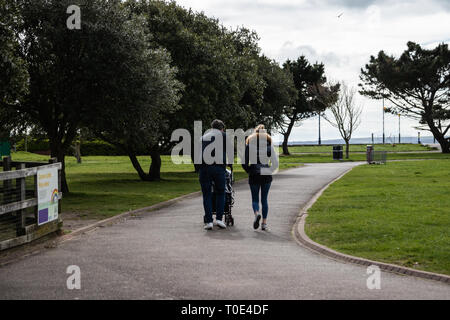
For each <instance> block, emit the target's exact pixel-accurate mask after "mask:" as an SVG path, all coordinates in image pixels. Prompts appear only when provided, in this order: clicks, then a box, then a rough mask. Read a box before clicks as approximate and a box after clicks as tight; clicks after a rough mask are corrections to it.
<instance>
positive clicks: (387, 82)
mask: <svg viewBox="0 0 450 320" xmlns="http://www.w3.org/2000/svg"><path fill="white" fill-rule="evenodd" d="M361 81H362V83H361V84H360V86H361V91H360V92H361V94H363V95H366V96H368V97H370V98H373V99H382V98H385V99H387V100H388V101H390V102H391V104H392V106H391V107H390V108H389V109H388V110H389V111H390V112H392V113H395V114H402V115H404V116H407V117H410V118H413V119H416V120H418V121H419V122H420V123H421V124H423V125H426V126H427V129H428V130H429V131H431V132H432V133H433V136H434V137H435V138H436V140H437V141H438V142H439V143H440V145H441V147H442V151H443V152H445V153H449V152H450V142H449V139H448V138H446V135H447V134H448V133H449V130H450V52H449V50H448V45H447V44H440V45H438V46H437V47H436V48H434V49H425V48H422V47H421V46H420V45H419V44H416V43H413V42H408V44H407V49H406V50H405V51H404V52H403V54H402V55H401V56H400V57H399V58H396V57H394V56H392V55H387V54H386V53H385V52H384V51H380V52H379V53H378V56H377V57H374V56H372V57H371V58H370V62H369V64H367V65H366V66H365V68H364V69H362V70H361Z"/></svg>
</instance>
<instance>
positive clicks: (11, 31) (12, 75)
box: [0, 1, 28, 140]
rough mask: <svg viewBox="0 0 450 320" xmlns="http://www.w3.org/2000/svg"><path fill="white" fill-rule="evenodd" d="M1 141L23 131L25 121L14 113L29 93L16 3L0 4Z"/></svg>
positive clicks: (18, 114) (6, 2) (22, 116)
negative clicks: (18, 30)
mask: <svg viewBox="0 0 450 320" xmlns="http://www.w3.org/2000/svg"><path fill="white" fill-rule="evenodd" d="M0 17H1V20H0V139H1V140H3V139H8V138H9V137H10V134H11V132H12V131H13V130H14V129H16V130H19V131H20V130H21V128H20V127H21V126H23V125H24V123H25V122H26V119H25V117H24V115H21V114H20V113H19V112H17V111H16V110H15V108H14V107H15V106H16V105H17V103H18V101H19V100H20V99H22V97H23V96H24V95H25V93H26V92H27V80H28V74H27V71H26V68H25V63H24V60H23V59H21V57H20V55H19V35H18V33H17V26H18V24H19V23H20V12H19V9H18V6H17V3H16V2H14V1H2V2H0Z"/></svg>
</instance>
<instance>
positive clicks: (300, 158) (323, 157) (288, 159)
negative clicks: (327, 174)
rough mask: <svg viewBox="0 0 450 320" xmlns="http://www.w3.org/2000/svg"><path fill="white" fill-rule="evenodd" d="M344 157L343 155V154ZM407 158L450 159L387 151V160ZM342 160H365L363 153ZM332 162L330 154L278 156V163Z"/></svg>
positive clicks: (431, 154) (449, 156)
mask: <svg viewBox="0 0 450 320" xmlns="http://www.w3.org/2000/svg"><path fill="white" fill-rule="evenodd" d="M344 157H345V155H344ZM408 159H411V160H412V159H450V154H443V153H435V152H429V153H389V154H387V160H408ZM343 161H366V155H365V154H350V159H349V160H345V159H344V160H343ZM327 162H334V160H333V156H332V154H331V153H330V154H325V153H322V154H320V153H319V154H293V155H290V156H280V163H284V164H286V163H327Z"/></svg>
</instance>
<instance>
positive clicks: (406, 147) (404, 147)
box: [289, 144, 432, 154]
mask: <svg viewBox="0 0 450 320" xmlns="http://www.w3.org/2000/svg"><path fill="white" fill-rule="evenodd" d="M366 149H367V145H350V152H366ZM344 150H345V145H344ZM375 150H377V151H387V152H413V151H431V150H432V149H431V148H430V147H427V146H423V145H420V144H397V145H395V146H394V145H392V144H385V145H383V144H376V145H375ZM289 152H291V153H314V152H328V153H330V154H331V153H332V152H333V147H332V146H314V145H313V146H298V147H289Z"/></svg>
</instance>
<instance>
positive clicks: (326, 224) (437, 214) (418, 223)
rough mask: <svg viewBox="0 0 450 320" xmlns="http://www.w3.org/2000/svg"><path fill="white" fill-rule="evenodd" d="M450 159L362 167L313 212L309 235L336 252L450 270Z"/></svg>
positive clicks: (330, 191) (339, 183) (327, 193)
mask: <svg viewBox="0 0 450 320" xmlns="http://www.w3.org/2000/svg"><path fill="white" fill-rule="evenodd" d="M449 192H450V161H448V160H436V161H414V162H395V163H388V164H387V165H382V166H376V165H375V166H368V165H365V166H361V167H357V168H355V169H354V170H353V171H351V172H350V173H349V174H347V175H346V176H345V177H344V178H342V179H341V180H339V181H337V182H336V183H334V184H333V185H331V186H330V188H329V189H327V190H326V191H325V192H324V194H323V195H322V196H321V197H320V199H319V200H318V201H317V203H316V204H315V205H314V206H313V207H312V208H311V209H310V210H309V216H308V218H307V225H306V233H307V234H308V236H309V237H311V239H313V240H314V241H317V242H319V243H321V244H323V245H326V246H328V247H330V248H332V249H335V250H337V251H340V252H343V253H346V254H350V255H354V256H359V257H364V258H368V259H372V260H377V261H383V262H388V263H394V264H397V265H403V266H407V267H412V268H417V269H421V270H427V271H432V272H438V273H444V274H450V232H449V230H450V209H449V208H450V197H449Z"/></svg>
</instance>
